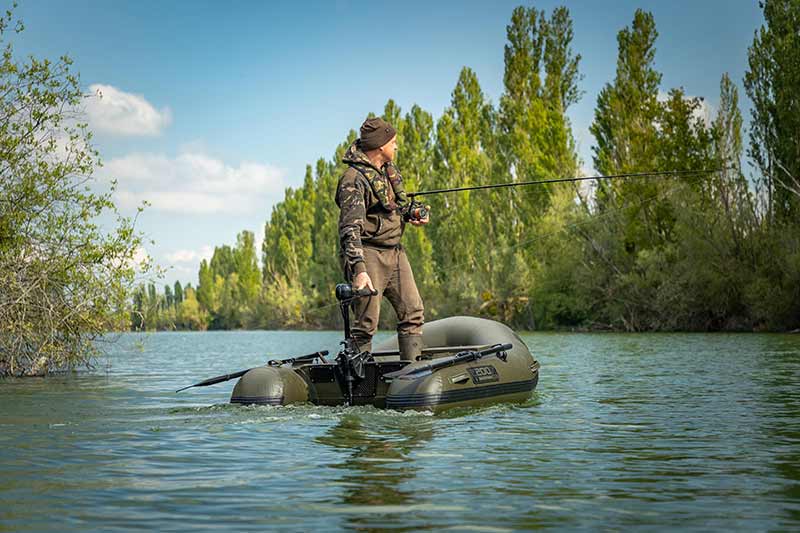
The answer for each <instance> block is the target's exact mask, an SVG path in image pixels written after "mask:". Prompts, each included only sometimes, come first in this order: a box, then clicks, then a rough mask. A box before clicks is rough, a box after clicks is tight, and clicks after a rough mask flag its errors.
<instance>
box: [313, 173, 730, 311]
mask: <svg viewBox="0 0 800 533" xmlns="http://www.w3.org/2000/svg"><path fill="white" fill-rule="evenodd" d="M720 170H725V169H709V170H705V169H703V170H676V171H667V172H635V173H626V174H614V175H609V176H587V177H575V178H555V179H549V180H537V181H527V182H517V183H500V184H495V185H477V186H474V187H460V188H453V189H435V190H431V191H421V192H418V193H408V195H409V196H410V197H413V196H422V195H424V194H434V193H436V194H438V193H444V192H456V191H465V190H481V189H491V188H505V187H513V186H524V185H541V184H548V183H572V182H579V181H588V180H595V181H597V180H600V179H625V178H639V177H648V176H649V177H654V176H687V175H700V174H711V173H713V172H719V171H720ZM677 190H678V187H677V186H673V187H670V188H668V189H666V190H664V191H660V192H658V193H657V194H654V195H652V196H650V197H647V198H645V199H643V200H641V201H639V202H635V203H631V204H628V205H621V206H619V207H617V208H614V209H606V210H604V211H603V212H601V213H598V214H594V215H592V216H591V218H588V219H586V220H582V221H577V222H571V223H568V224H564V225H563V226H562V227H560V228H559V229H556V230H553V231H549V232H545V233H539V234H537V235H535V236H533V237H531V238H529V239H525V240H521V241H519V242H517V243H515V244H512V245H508V246H504V247H502V248H499V249H498V251H499V252H502V253H508V252H511V251H514V250H515V249H517V248H520V247H522V246H525V245H527V244H530V243H532V242H534V241H536V240H541V239H542V238H545V237H551V236H553V235H556V234H558V233H562V232H564V231H565V230H567V229H572V228H578V227H581V226H584V225H588V224H593V223H596V222H597V221H598V220H602V219H605V218H606V217H611V216H612V215H616V214H619V213H620V212H622V211H624V210H626V209H631V208H636V207H643V206H645V205H647V204H649V203H651V202H654V201H656V200H659V199H665V198H667V197H668V196H670V195H672V194H673V193H675V192H676V191H677ZM484 255H485V254H484ZM474 259H475V257H474V256H473V257H472V258H470V260H467V261H461V262H457V263H454V264H452V265H450V266H448V267H445V268H438V269H437V273H436V274H435V275H438V276H440V275H441V274H449V273H450V272H452V271H453V270H456V269H464V268H465V267H467V266H470V265H472V264H474ZM338 305H339V304H338V303H331V304H325V305H321V306H318V307H313V308H311V309H309V310H308V311H306V312H305V313H304V314H309V315H311V314H314V313H320V312H321V311H325V310H328V309H332V308H333V307H336V306H338Z"/></svg>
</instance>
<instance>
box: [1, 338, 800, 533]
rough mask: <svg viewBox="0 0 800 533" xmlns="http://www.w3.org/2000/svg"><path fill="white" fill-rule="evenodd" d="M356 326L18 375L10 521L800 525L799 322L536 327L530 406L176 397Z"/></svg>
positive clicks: (10, 440) (83, 524)
mask: <svg viewBox="0 0 800 533" xmlns="http://www.w3.org/2000/svg"><path fill="white" fill-rule="evenodd" d="M338 336H339V335H338V333H336V332H322V333H319V332H302V333H301V332H295V333H293V332H237V333H209V334H182V333H180V334H155V335H148V336H146V337H144V338H142V337H139V336H123V337H122V339H121V342H120V343H119V344H117V345H115V347H114V352H113V353H112V355H111V357H110V358H109V359H108V360H107V361H104V362H101V364H100V365H99V367H98V368H100V369H101V370H99V371H97V372H95V373H94V374H79V375H69V376H60V377H53V378H48V379H38V380H37V379H34V380H7V381H3V382H0V406H2V410H0V531H59V532H60V531H86V530H115V531H124V530H133V529H152V530H159V531H171V530H174V531H185V530H187V529H211V528H214V529H223V528H224V529H229V530H235V531H248V530H264V529H269V530H279V531H307V530H321V531H331V530H334V531H335V530H359V531H386V530H393V531H395V530H396V531H418V530H426V529H427V530H435V531H439V530H453V531H495V532H500V531H520V530H531V529H539V528H552V529H584V530H595V529H623V528H626V527H629V526H630V527H637V528H648V529H677V528H681V529H689V530H692V529H694V530H698V531H706V530H728V529H746V530H795V529H798V527H800V466H799V465H800V394H798V393H797V391H798V390H800V336H786V335H783V336H782V335H560V334H535V335H527V336H525V341H526V343H527V344H528V345H529V346H530V347H531V349H532V350H533V351H534V352H535V354H536V356H537V358H538V359H539V360H540V361H541V363H542V378H541V382H540V384H539V388H538V390H537V392H536V394H535V395H534V397H533V398H532V399H531V401H529V402H527V403H526V404H523V405H500V406H494V407H491V408H486V409H480V410H461V411H451V412H448V413H445V414H443V415H437V416H432V415H429V414H420V413H396V412H391V411H380V410H377V409H373V408H366V407H357V408H322V407H315V406H310V405H304V406H293V407H284V408H275V407H241V406H231V405H228V404H227V400H228V398H229V395H230V391H231V389H232V388H233V384H234V382H230V383H227V384H222V385H218V386H214V387H207V388H200V389H192V390H191V391H190V392H189V391H187V392H186V393H181V394H179V395H176V394H175V393H174V392H173V391H174V390H175V389H177V388H178V387H180V386H183V385H186V384H190V383H195V382H197V381H199V380H201V379H203V378H206V377H209V376H214V375H219V374H223V373H226V372H230V371H234V370H238V369H241V368H247V367H250V366H255V365H257V364H260V363H263V362H264V361H265V360H267V359H269V358H272V357H275V356H283V355H292V354H298V353H308V352H310V351H314V350H317V349H320V348H328V349H335V348H336V343H337V342H338Z"/></svg>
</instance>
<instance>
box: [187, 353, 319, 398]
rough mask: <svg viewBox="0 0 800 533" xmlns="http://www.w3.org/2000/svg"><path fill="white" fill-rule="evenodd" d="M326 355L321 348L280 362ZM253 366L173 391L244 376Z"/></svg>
mask: <svg viewBox="0 0 800 533" xmlns="http://www.w3.org/2000/svg"><path fill="white" fill-rule="evenodd" d="M326 355H328V350H323V351H321V352H314V353H310V354H308V355H301V356H300V357H292V358H290V359H284V360H283V361H281V362H288V361H301V360H303V359H315V358H317V357H324V356H326ZM270 362H272V361H270ZM267 364H269V363H267ZM253 368H258V367H253ZM253 368H248V369H247V370H241V371H239V372H234V373H233V374H224V375H222V376H217V377H215V378H209V379H206V380H204V381H201V382H200V383H195V384H194V385H189V386H188V387H184V388H182V389H178V390H176V391H175V392H176V393H178V392H180V391H182V390H186V389H191V388H192V387H208V386H209V385H216V384H217V383H222V382H223V381H229V380H231V379H236V378H238V377H242V376H244V375H245V374H247V373H248V372H250V371H251V370H253Z"/></svg>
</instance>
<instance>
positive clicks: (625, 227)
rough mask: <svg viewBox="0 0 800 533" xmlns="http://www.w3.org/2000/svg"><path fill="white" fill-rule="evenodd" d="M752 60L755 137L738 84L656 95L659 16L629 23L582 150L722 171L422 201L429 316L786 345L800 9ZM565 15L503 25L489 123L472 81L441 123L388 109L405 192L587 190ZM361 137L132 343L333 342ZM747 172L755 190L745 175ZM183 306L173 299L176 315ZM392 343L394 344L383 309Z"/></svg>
mask: <svg viewBox="0 0 800 533" xmlns="http://www.w3.org/2000/svg"><path fill="white" fill-rule="evenodd" d="M763 9H764V17H765V24H764V25H763V27H761V28H760V29H759V30H758V31H757V32H756V34H755V36H754V40H753V43H752V45H751V46H750V47H749V49H748V70H747V73H746V75H745V78H744V87H745V91H746V93H747V96H748V97H749V98H750V100H751V101H752V103H753V108H752V116H751V125H750V131H749V135H748V137H747V139H745V136H744V132H743V119H742V115H741V112H740V108H739V95H738V91H737V88H736V85H735V84H734V83H733V81H732V80H731V79H730V78H729V76H728V75H727V74H722V76H721V79H720V85H719V87H720V89H719V90H720V93H719V106H718V109H716V110H715V113H714V116H707V115H706V114H705V113H704V109H705V108H704V105H703V99H702V98H699V97H693V96H689V95H687V94H686V93H685V91H684V90H683V89H682V88H680V87H676V88H668V89H666V90H665V88H664V87H663V86H662V80H661V73H660V72H658V70H657V69H656V68H655V58H656V41H657V38H658V32H657V29H656V23H655V19H654V17H653V15H652V14H651V13H649V12H647V11H644V10H641V9H640V10H637V11H636V12H635V14H634V16H633V20H632V22H631V24H630V25H629V26H626V27H625V28H623V29H622V30H620V31H619V33H618V35H617V42H618V56H617V64H616V65H617V66H616V72H615V75H614V78H613V79H612V80H610V81H609V82H608V83H606V85H605V86H604V88H603V89H602V91H601V92H600V94H599V96H598V97H597V104H596V107H595V112H594V120H593V122H592V124H591V127H590V132H591V133H592V135H593V136H594V140H595V145H594V146H593V149H592V150H593V165H594V168H595V169H597V171H599V172H600V173H601V174H602V175H614V174H619V173H630V172H642V171H651V170H655V169H658V170H663V171H671V170H684V169H719V171H717V172H714V173H711V174H697V175H689V176H684V177H681V178H668V177H662V178H654V179H624V180H622V179H620V180H605V181H598V182H595V184H594V185H592V186H590V187H587V186H581V185H578V184H549V185H544V186H535V187H521V188H515V189H510V190H509V189H500V190H491V191H472V192H470V191H465V192H459V193H452V194H444V195H436V196H430V197H428V198H427V201H428V202H429V203H430V205H431V209H432V217H433V219H432V222H431V223H430V224H429V225H428V226H426V227H425V228H424V229H420V228H414V227H410V226H409V227H408V228H407V231H406V235H405V236H404V246H405V248H406V249H407V251H408V254H409V256H410V260H411V263H412V266H413V268H414V274H415V277H416V280H417V284H418V286H419V288H420V293H421V294H422V296H423V298H424V300H425V307H426V318H427V320H433V319H436V318H440V317H445V316H450V315H456V314H468V315H478V316H485V317H489V318H494V319H498V320H502V321H504V322H506V323H508V324H510V325H512V326H514V327H518V328H526V329H559V328H572V329H590V330H591V329H603V330H605V329H613V330H624V331H673V330H689V331H713V330H787V329H796V328H799V327H800V100H798V98H797V91H798V89H799V88H800V66H798V63H797V61H796V58H797V57H800V37H798V35H797V31H796V27H797V21H798V20H800V2H798V1H797V0H768V1H766V2H764V5H763ZM572 39H573V25H572V19H571V18H570V14H569V11H568V10H567V8H565V7H559V8H556V9H554V10H553V11H552V12H550V13H547V12H545V11H543V10H538V9H536V8H526V7H518V8H516V9H515V10H514V11H513V13H512V16H511V20H510V22H509V24H508V26H507V43H506V45H505V48H504V63H505V71H504V77H503V82H504V91H503V94H502V96H501V97H500V99H499V102H498V103H497V104H496V105H495V104H493V103H492V102H491V101H489V99H488V98H487V97H486V95H485V94H484V92H483V90H482V89H481V86H480V83H479V81H478V78H477V76H476V75H475V72H474V71H472V70H471V69H470V68H468V67H465V68H463V69H462V70H461V72H460V75H459V78H458V80H457V83H456V86H455V88H454V89H453V92H452V95H451V96H452V97H451V102H450V105H449V106H448V107H447V108H446V109H445V111H444V113H443V114H442V116H441V117H439V118H438V119H436V120H435V119H434V117H433V116H432V115H431V114H430V113H429V112H427V111H425V110H423V109H421V108H420V107H419V106H416V105H414V106H412V107H411V109H410V110H407V111H405V112H404V111H403V110H401V109H400V108H399V107H398V106H397V105H396V103H395V102H394V101H393V100H389V101H388V102H387V104H386V106H385V107H384V109H383V113H382V116H383V118H384V119H386V120H388V121H389V122H391V123H392V124H394V125H395V127H396V128H397V130H398V144H399V147H400V150H399V153H398V159H397V164H398V167H399V168H400V170H401V172H402V174H403V178H404V181H405V184H406V190H408V191H417V190H429V189H438V188H446V187H462V186H472V185H484V184H493V183H505V182H514V181H528V180H536V179H547V178H553V177H565V176H574V175H577V174H578V173H579V171H580V161H579V158H578V156H577V153H576V147H575V139H574V135H573V131H572V125H571V124H570V121H569V118H568V116H567V111H568V110H569V108H570V106H572V105H573V104H575V103H576V102H577V101H578V100H579V99H580V98H581V96H582V93H581V91H580V87H579V85H580V80H581V78H582V75H581V70H580V66H581V56H580V54H579V53H577V52H576V51H575V50H574V49H573V46H572ZM355 138H356V133H355V131H350V132H349V135H348V136H347V138H346V139H344V140H343V142H342V143H341V144H340V145H339V146H338V147H337V149H336V151H335V153H334V155H333V157H332V159H330V160H327V159H324V158H321V159H319V160H318V161H317V162H316V163H315V165H313V166H312V165H309V166H307V168H306V173H305V179H304V181H303V185H302V186H301V187H298V188H297V189H288V190H287V191H286V194H285V198H284V199H283V201H282V202H280V203H278V204H276V205H275V206H274V208H273V210H272V213H271V215H270V217H269V220H268V221H267V223H266V226H265V230H264V239H263V244H262V249H261V250H260V252H261V257H260V260H259V257H258V254H257V251H256V250H255V245H254V242H255V239H254V235H253V234H252V233H251V232H248V231H244V232H242V233H241V234H239V236H238V238H237V242H236V244H235V245H234V246H232V247H231V246H228V245H223V246H218V247H217V248H216V249H215V251H214V254H213V256H212V258H211V259H210V260H209V261H205V260H204V261H203V262H202V263H201V265H200V271H199V283H198V286H197V289H196V290H195V289H192V288H191V287H187V288H185V289H184V290H183V291H182V296H181V297H180V298H179V296H178V295H179V293H181V291H180V290H179V288H180V284H176V285H175V287H174V290H167V288H165V290H164V292H163V293H161V294H158V293H157V292H156V290H155V286H153V285H151V286H150V287H149V288H147V289H145V288H144V287H141V288H140V289H139V290H138V291H137V293H136V294H137V295H138V296H135V297H134V312H133V313H132V327H134V328H137V329H138V328H147V329H163V328H187V329H206V328H211V329H232V328H306V327H308V328H311V327H314V328H316V327H336V326H337V324H338V309H337V307H336V305H335V300H334V296H333V288H334V286H335V285H336V283H339V282H341V281H342V274H341V269H340V266H339V259H338V237H337V223H338V216H339V213H338V208H337V207H336V205H335V203H334V194H335V190H336V185H337V181H338V178H339V177H340V176H341V174H342V173H343V172H344V170H345V167H344V165H343V164H342V163H341V158H342V155H343V153H344V151H345V149H346V148H347V146H348V145H349V144H350V143H351V142H352V141H353V140H354V139H355ZM745 155H747V156H748V158H749V160H750V161H752V163H753V170H754V176H755V177H754V178H753V179H752V180H748V179H747V177H746V176H745V173H744V172H743V169H742V159H743V157H744V156H745ZM181 298H182V299H181ZM381 320H382V327H386V328H392V327H393V321H394V316H393V313H392V312H391V311H390V308H389V307H388V306H386V307H385V308H384V310H383V313H382V318H381Z"/></svg>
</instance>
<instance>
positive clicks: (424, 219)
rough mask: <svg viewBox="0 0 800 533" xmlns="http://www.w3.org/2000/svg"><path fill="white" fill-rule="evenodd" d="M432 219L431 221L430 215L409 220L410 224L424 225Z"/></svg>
mask: <svg viewBox="0 0 800 533" xmlns="http://www.w3.org/2000/svg"><path fill="white" fill-rule="evenodd" d="M430 221H431V216H430V215H428V216H426V217H425V218H423V219H420V220H409V221H408V222H409V223H410V224H412V225H414V226H424V225H425V224H427V223H428V222H430Z"/></svg>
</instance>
